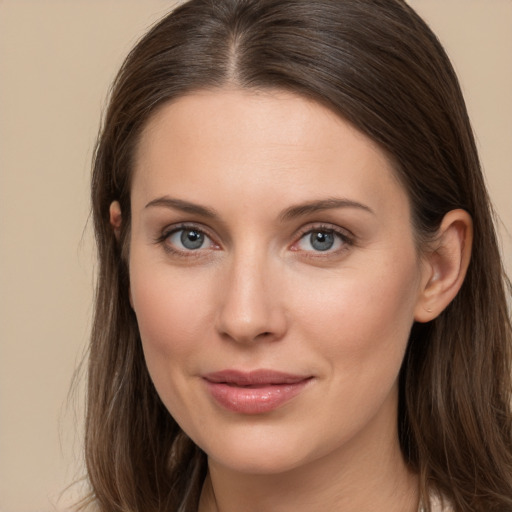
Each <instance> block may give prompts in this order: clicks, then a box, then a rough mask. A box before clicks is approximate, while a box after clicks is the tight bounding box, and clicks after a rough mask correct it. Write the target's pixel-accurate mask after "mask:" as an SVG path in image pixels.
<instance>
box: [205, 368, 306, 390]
mask: <svg viewBox="0 0 512 512" xmlns="http://www.w3.org/2000/svg"><path fill="white" fill-rule="evenodd" d="M203 378H204V379H205V380H207V381H208V382H212V383H215V384H222V383H223V384H231V385H236V386H255V385H271V384H296V383H298V382H302V381H304V380H307V379H309V378H311V376H310V375H294V374H291V373H285V372H280V371H275V370H267V369H261V370H253V371H249V372H246V371H240V370H222V371H219V372H212V373H207V374H205V375H203Z"/></svg>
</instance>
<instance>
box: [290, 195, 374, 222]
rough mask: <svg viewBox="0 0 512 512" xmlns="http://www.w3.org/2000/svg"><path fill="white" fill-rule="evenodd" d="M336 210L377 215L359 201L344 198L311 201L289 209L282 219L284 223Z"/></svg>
mask: <svg viewBox="0 0 512 512" xmlns="http://www.w3.org/2000/svg"><path fill="white" fill-rule="evenodd" d="M336 208H357V209H360V210H364V211H366V212H368V213H371V214H373V215H375V212H374V211H373V210H372V209H371V208H370V207H369V206H366V205H365V204H362V203H358V202H357V201H353V200H351V199H343V198H329V199H321V200H319V201H309V202H307V203H303V204H299V205H297V206H291V207H290V208H287V209H286V210H285V211H284V212H283V213H282V214H281V216H280V217H281V220H282V221H287V220H292V219H295V218H297V217H303V216H305V215H309V214H311V213H316V212H321V211H324V210H332V209H336Z"/></svg>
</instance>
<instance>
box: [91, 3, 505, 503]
mask: <svg viewBox="0 0 512 512" xmlns="http://www.w3.org/2000/svg"><path fill="white" fill-rule="evenodd" d="M92 202H93V213H94V221H95V229H96V236H97V241H98V249H99V261H100V269H99V277H98V289H97V299H96V310H95V323H94V328H93V333H92V341H91V349H90V364H89V394H88V396H89V399H88V400H89V403H88V410H87V424H86V456H87V466H88V475H89V480H90V483H91V487H92V496H93V498H91V499H92V500H93V501H94V503H95V505H96V507H97V509H99V510H102V511H107V510H108V511H110V510H133V511H135V510H137V511H152V510H154V511H163V510H166V511H170V510H179V511H185V510H190V511H196V510H199V511H201V512H205V511H219V512H221V511H222V512H225V511H239V510H244V511H256V510H258V511H261V510H265V511H287V510H294V511H300V510H325V511H328V510H336V511H340V510H343V511H361V510H396V511H404V512H405V511H407V512H411V511H416V510H425V511H437V510H442V509H444V510H452V511H456V512H462V511H464V512H467V511H506V510H512V421H511V420H512V415H511V411H510V398H511V379H510V375H511V367H510V361H511V358H510V356H511V354H510V348H511V328H510V321H509V317H508V314H507V305H506V291H507V286H508V284H507V281H506V278H505V276H504V273H503V269H502V265H501V261H500V256H499V251H498V248H497V243H496V237H495V232H494V227H493V223H492V214H491V209H490V206H489V201H488V197H487V193H486V190H485V185H484V183H483V179H482V175H481V171H480V167H479V162H478V156H477V153H476V149H475V143H474V139H473V135H472V132H471V128H470V125H469V121H468V118H467V113H466V109H465V106H464V101H463V98H462V95H461V92H460V89H459V86H458V82H457V79H456V77H455V75H454V72H453V69H452V67H451V65H450V63H449V61H448V58H447V57H446V55H445V53H444V51H443V49H442V47H441V46H440V44H439V42H438V41H437V39H436V38H435V36H434V35H433V34H432V33H431V32H430V30H429V29H428V27H426V25H425V24H424V23H423V22H422V21H421V20H420V19H419V18H418V16H417V15H416V14H415V13H414V12H413V11H412V9H411V8H410V7H408V6H407V5H406V4H405V3H404V2H402V1H401V0H393V1H391V0H371V1H370V0H343V1H337V2H333V1H330V0H317V1H314V2H311V1H305V0H218V1H215V2H213V1H208V0H192V1H190V2H187V3H186V4H184V5H183V6H181V7H180V8H178V9H177V10H176V11H175V12H173V13H172V14H170V15H169V16H168V17H166V18H164V19H163V20H162V21H161V22H160V23H159V24H157V25H156V26H155V27H154V28H153V29H152V30H151V31H150V32H149V33H148V34H147V35H146V36H145V37H144V38H143V39H142V40H141V41H140V42H139V43H138V44H137V46H136V47H135V48H134V50H133V51H132V52H131V54H130V55H129V56H128V58H127V60H126V61H125V63H124V65H123V67H122V69H121V71H120V73H119V75H118V77H117V79H116V82H115V84H114V87H113V90H112V96H111V100H110V105H109V108H108V111H107V113H106V117H105V121H104V126H103V129H102V132H101V135H100V138H99V142H98V146H97V151H96V157H95V164H94V173H93V183H92Z"/></svg>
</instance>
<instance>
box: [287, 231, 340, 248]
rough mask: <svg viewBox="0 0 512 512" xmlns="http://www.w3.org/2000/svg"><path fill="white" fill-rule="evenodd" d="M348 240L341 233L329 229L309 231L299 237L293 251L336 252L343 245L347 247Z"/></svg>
mask: <svg viewBox="0 0 512 512" xmlns="http://www.w3.org/2000/svg"><path fill="white" fill-rule="evenodd" d="M349 244H350V240H349V239H348V237H347V236H345V235H344V234H342V233H338V232H337V231H335V230H334V229H330V228H318V229H311V230H309V231H308V232H307V233H304V235H302V236H301V238H300V239H299V241H298V242H297V243H296V244H295V250H298V251H309V252H312V251H314V252H336V251H338V250H340V249H342V248H343V247H344V246H345V245H349Z"/></svg>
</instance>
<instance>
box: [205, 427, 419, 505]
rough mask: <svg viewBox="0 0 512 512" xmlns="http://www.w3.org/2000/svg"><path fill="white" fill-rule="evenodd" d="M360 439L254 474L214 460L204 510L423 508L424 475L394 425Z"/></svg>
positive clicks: (361, 436)
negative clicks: (420, 477)
mask: <svg viewBox="0 0 512 512" xmlns="http://www.w3.org/2000/svg"><path fill="white" fill-rule="evenodd" d="M376 423H377V424H378V425H379V427H380V428H381V430H380V431H377V432H375V431H371V426H370V427H369V429H370V431H367V432H362V433H360V434H359V435H358V439H353V440H352V441H351V442H350V443H347V445H344V446H343V447H341V448H339V449H338V450H336V451H334V452H331V453H329V454H327V455H325V456H323V457H319V458H317V459H315V460H313V461H311V462H308V463H307V464H304V465H301V466H300V467H296V468H292V469H290V470H288V471H285V472H282V473H277V474H275V473H273V474H248V473H243V472H239V471H235V470H233V469H231V468H227V467H225V466H222V465H220V464H218V463H216V462H215V461H212V460H209V461H208V467H209V471H208V476H207V478H206V481H205V485H204V487H203V492H202V495H201V500H200V505H199V512H239V511H240V510H244V512H292V511H293V512H306V511H307V512H310V511H311V510H322V511H325V512H334V511H336V512H362V511H370V510H393V511H396V512H415V511H417V510H418V481H417V477H416V476H415V475H413V474H412V473H411V472H410V470H409V469H408V468H407V466H406V464H405V462H404V460H403V457H402V455H401V451H400V447H399V442H398V435H397V432H396V419H395V418H393V419H390V426H391V429H384V430H382V423H381V422H376Z"/></svg>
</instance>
